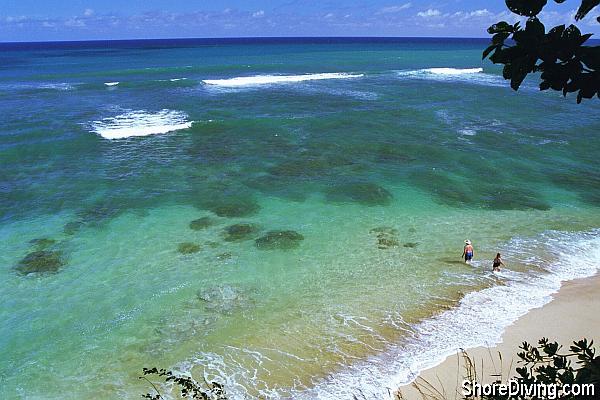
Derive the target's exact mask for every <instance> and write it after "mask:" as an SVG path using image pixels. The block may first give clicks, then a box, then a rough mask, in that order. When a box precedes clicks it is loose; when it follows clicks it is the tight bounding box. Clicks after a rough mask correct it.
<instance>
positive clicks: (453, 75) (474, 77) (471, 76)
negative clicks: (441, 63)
mask: <svg viewBox="0 0 600 400" xmlns="http://www.w3.org/2000/svg"><path fill="white" fill-rule="evenodd" d="M396 74H397V75H398V77H400V78H401V79H423V80H434V81H442V82H450V81H455V82H456V81H458V82H464V83H474V84H480V85H486V86H503V85H504V82H503V79H502V77H501V76H499V75H494V74H487V73H484V72H483V68H425V69H416V70H407V71H397V72H396Z"/></svg>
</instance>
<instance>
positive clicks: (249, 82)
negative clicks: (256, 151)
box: [202, 72, 364, 87]
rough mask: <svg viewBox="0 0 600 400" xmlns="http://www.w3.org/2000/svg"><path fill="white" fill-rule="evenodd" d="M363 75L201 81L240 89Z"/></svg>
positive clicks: (259, 77)
mask: <svg viewBox="0 0 600 400" xmlns="http://www.w3.org/2000/svg"><path fill="white" fill-rule="evenodd" d="M363 76H364V75H363V74H348V73H337V72H335V73H321V74H305V75H255V76H240V77H235V78H230V79H206V80H203V81H202V82H204V83H205V84H207V85H215V86H221V87H242V86H259V85H273V84H282V83H294V82H303V81H315V80H324V79H355V78H362V77H363Z"/></svg>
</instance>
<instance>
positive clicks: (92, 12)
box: [83, 8, 94, 17]
mask: <svg viewBox="0 0 600 400" xmlns="http://www.w3.org/2000/svg"><path fill="white" fill-rule="evenodd" d="M83 15H84V16H86V17H91V16H92V15H94V10H92V9H91V8H86V9H85V11H83Z"/></svg>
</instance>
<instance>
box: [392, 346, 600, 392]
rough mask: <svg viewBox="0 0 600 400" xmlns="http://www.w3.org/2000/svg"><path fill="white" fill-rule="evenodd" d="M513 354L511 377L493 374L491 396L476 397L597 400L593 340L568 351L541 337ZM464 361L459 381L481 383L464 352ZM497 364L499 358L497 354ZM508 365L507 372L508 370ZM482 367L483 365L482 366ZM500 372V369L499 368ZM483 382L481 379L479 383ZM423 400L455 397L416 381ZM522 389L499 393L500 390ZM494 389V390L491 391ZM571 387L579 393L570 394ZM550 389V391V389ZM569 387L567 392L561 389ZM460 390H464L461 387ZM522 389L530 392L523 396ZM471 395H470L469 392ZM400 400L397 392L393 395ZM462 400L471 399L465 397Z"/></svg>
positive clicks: (598, 363)
mask: <svg viewBox="0 0 600 400" xmlns="http://www.w3.org/2000/svg"><path fill="white" fill-rule="evenodd" d="M519 350H520V351H519V352H518V353H517V365H518V366H517V367H516V368H515V373H514V374H512V376H507V377H503V376H502V374H501V373H498V374H493V375H492V378H493V379H494V381H493V382H492V383H491V384H490V385H485V386H487V387H488V388H489V389H488V391H489V392H490V393H492V394H485V393H481V396H477V397H476V398H478V399H482V400H549V399H559V400H575V399H578V400H593V399H598V398H599V394H600V392H599V390H600V356H597V355H596V350H595V348H594V341H593V340H588V339H585V338H584V339H581V340H579V341H574V342H573V343H572V344H571V345H570V346H569V349H568V350H565V349H564V348H563V346H562V345H560V344H559V343H558V342H551V341H550V340H549V339H547V338H542V339H540V340H539V341H538V344H537V345H532V344H530V343H528V342H523V343H522V344H521V346H519ZM461 356H462V358H463V361H464V368H465V369H464V371H463V373H462V378H463V379H464V381H465V382H470V383H475V382H477V383H482V382H483V380H484V378H486V377H482V376H480V374H479V372H478V370H477V365H478V364H477V362H476V361H475V360H474V359H473V358H472V357H471V356H470V355H469V354H468V353H467V352H466V351H464V350H462V354H461ZM499 358H500V362H502V355H501V354H499ZM512 365H513V364H512V362H511V365H510V367H511V368H510V371H512ZM481 368H483V365H482V367H481ZM500 369H502V368H501V367H500ZM482 379H483V380H482ZM412 386H413V387H414V388H415V389H416V391H417V393H419V395H420V397H421V399H423V400H449V399H450V398H452V399H455V398H457V397H456V395H455V393H451V394H449V393H447V392H446V390H445V388H443V387H439V385H437V383H436V382H429V381H427V380H426V379H423V378H419V379H417V381H415V382H414V383H413V385H412ZM509 386H511V387H512V388H523V390H516V389H513V390H512V391H510V392H509V393H503V392H502V391H501V390H500V387H504V388H506V387H509ZM494 387H496V389H497V390H494V389H493V388H494ZM575 387H577V388H579V389H578V390H581V392H580V393H575V390H573V391H572V392H571V390H570V389H574V388H575ZM550 388H552V389H550ZM564 388H569V390H568V391H564V390H562V389H564ZM463 389H464V387H463ZM525 390H528V391H529V392H530V393H526V394H523V392H524V391H525ZM471 394H473V392H471ZM396 395H397V396H398V398H400V399H404V397H403V396H402V393H401V391H398V392H397V393H396ZM460 398H462V399H463V400H468V399H472V398H474V397H473V396H468V395H465V394H464V393H463V394H462V396H461V397H460Z"/></svg>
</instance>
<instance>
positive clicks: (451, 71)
mask: <svg viewBox="0 0 600 400" xmlns="http://www.w3.org/2000/svg"><path fill="white" fill-rule="evenodd" d="M423 71H424V72H427V73H430V74H437V75H465V74H479V73H482V72H483V68H462V69H461V68H427V69H424V70H423Z"/></svg>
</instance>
